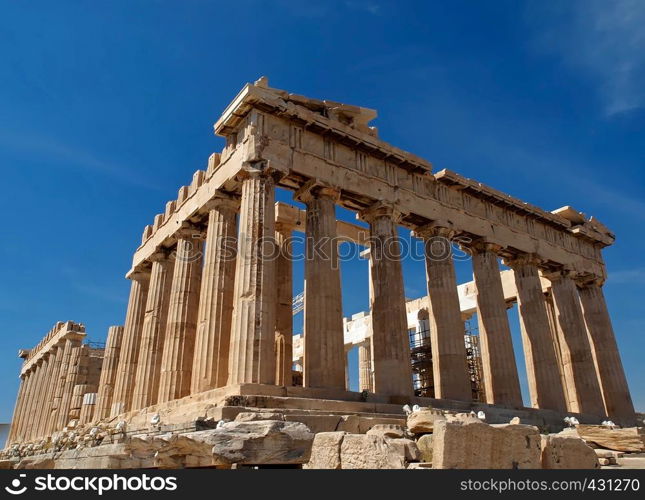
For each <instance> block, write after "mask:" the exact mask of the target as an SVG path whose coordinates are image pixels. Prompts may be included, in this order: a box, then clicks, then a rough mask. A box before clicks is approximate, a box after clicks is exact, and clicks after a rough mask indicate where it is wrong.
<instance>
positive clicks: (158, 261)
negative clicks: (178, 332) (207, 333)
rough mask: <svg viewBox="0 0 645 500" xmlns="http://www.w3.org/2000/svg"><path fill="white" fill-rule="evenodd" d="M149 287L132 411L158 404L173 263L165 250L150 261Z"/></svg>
mask: <svg viewBox="0 0 645 500" xmlns="http://www.w3.org/2000/svg"><path fill="white" fill-rule="evenodd" d="M150 261H151V262H152V269H151V271H150V286H149V287H148V297H147V300H146V311H145V313H144V317H143V327H142V329H141V347H140V349H139V361H138V363H137V376H136V383H135V385H134V395H133V397H132V408H133V409H135V410H138V409H141V408H147V407H148V406H151V405H153V404H155V403H157V397H158V396H159V380H160V378H161V357H162V355H163V349H164V343H165V340H166V324H167V322H168V305H169V304H170V289H171V287H172V275H173V269H174V261H173V260H172V259H171V258H170V254H169V252H168V251H167V250H159V251H157V252H155V253H154V254H153V255H152V256H151V257H150Z"/></svg>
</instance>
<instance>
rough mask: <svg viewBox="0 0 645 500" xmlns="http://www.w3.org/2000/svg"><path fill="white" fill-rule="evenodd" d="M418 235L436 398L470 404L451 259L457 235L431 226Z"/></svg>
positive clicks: (421, 229)
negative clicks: (421, 246)
mask: <svg viewBox="0 0 645 500" xmlns="http://www.w3.org/2000/svg"><path fill="white" fill-rule="evenodd" d="M415 233H416V235H417V236H418V237H421V238H423V240H424V246H425V260H426V279H427V283H428V302H429V305H430V310H429V313H430V318H429V319H430V343H431V345H432V370H433V379H434V390H435V394H434V397H435V398H443V399H456V400H460V401H470V400H472V390H471V386H470V380H469V377H468V372H467V368H466V346H465V341H464V335H465V330H464V322H463V321H462V319H461V309H460V307H459V295H458V294H457V280H456V278H455V268H454V263H453V259H452V255H453V252H452V244H451V239H452V237H453V236H454V231H452V230H451V229H449V228H448V227H444V226H441V225H438V224H430V225H427V226H424V227H421V228H419V229H417V230H416V232H415Z"/></svg>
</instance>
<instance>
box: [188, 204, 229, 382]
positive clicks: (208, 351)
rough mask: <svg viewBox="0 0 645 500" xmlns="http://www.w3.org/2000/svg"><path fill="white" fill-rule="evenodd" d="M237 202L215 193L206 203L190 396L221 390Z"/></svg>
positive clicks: (225, 376)
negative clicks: (202, 264) (206, 216)
mask: <svg viewBox="0 0 645 500" xmlns="http://www.w3.org/2000/svg"><path fill="white" fill-rule="evenodd" d="M238 207H239V202H238V201H237V199H234V198H231V197H229V196H226V195H224V194H218V195H217V196H216V197H215V198H213V199H212V200H211V201H209V202H208V203H207V204H206V207H205V208H206V210H208V228H207V232H206V249H205V253H204V269H203V271H202V280H201V291H200V294H199V295H200V298H199V310H198V313H197V338H196V340H195V345H196V348H195V359H194V361H193V374H192V383H191V393H192V394H195V393H199V392H203V391H207V390H209V389H214V388H216V387H223V386H225V385H226V382H227V381H228V356H229V346H230V344H231V322H232V319H233V286H234V285H235V259H236V256H237V210H238Z"/></svg>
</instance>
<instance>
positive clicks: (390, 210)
mask: <svg viewBox="0 0 645 500" xmlns="http://www.w3.org/2000/svg"><path fill="white" fill-rule="evenodd" d="M403 215H404V214H403V213H402V212H400V211H399V210H397V209H396V208H395V207H394V205H393V204H391V203H387V202H384V201H377V202H376V203H374V204H373V205H370V206H369V207H367V208H365V209H363V210H361V211H360V212H358V214H356V218H357V219H359V220H363V221H365V222H368V223H371V222H373V221H374V220H376V219H379V218H383V217H387V218H388V219H392V220H393V221H394V222H395V223H398V222H399V221H400V220H401V219H402V218H403Z"/></svg>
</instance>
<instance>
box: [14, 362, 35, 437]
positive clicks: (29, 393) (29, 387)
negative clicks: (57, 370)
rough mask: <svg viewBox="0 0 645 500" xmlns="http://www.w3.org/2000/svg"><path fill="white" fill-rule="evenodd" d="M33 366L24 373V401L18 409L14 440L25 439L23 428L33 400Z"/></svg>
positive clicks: (27, 419) (27, 420)
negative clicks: (18, 414) (18, 416)
mask: <svg viewBox="0 0 645 500" xmlns="http://www.w3.org/2000/svg"><path fill="white" fill-rule="evenodd" d="M34 368H35V367H34V366H31V367H30V369H29V371H28V372H27V373H26V374H25V377H26V378H25V380H26V385H25V395H24V399H25V401H24V403H23V405H22V408H21V409H20V418H19V419H18V425H17V427H16V435H15V440H16V441H18V442H20V441H24V440H25V439H26V434H25V428H26V426H27V423H28V422H29V409H30V407H31V404H32V401H33V386H34V384H35V381H36V370H35V369H34Z"/></svg>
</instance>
